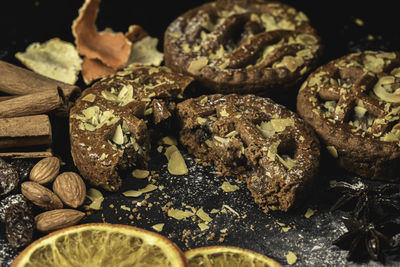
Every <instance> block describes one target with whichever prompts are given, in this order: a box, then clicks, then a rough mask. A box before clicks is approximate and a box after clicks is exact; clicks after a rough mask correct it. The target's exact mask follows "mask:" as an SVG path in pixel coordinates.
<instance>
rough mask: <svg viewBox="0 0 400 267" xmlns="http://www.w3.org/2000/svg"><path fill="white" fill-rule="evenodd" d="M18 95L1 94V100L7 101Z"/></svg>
mask: <svg viewBox="0 0 400 267" xmlns="http://www.w3.org/2000/svg"><path fill="white" fill-rule="evenodd" d="M15 97H16V96H13V95H7V96H0V102H1V101H5V100H9V99H12V98H15Z"/></svg>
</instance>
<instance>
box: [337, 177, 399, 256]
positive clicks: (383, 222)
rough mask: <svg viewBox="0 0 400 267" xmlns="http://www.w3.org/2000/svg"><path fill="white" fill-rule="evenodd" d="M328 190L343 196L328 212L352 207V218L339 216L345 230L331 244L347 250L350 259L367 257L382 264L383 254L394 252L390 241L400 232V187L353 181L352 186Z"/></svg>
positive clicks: (349, 184)
mask: <svg viewBox="0 0 400 267" xmlns="http://www.w3.org/2000/svg"><path fill="white" fill-rule="evenodd" d="M331 188H334V189H339V190H340V191H341V193H342V196H341V197H340V198H339V199H338V200H337V201H336V202H335V204H334V205H333V206H332V208H331V211H334V210H336V209H339V208H342V207H344V206H350V207H351V209H350V214H351V215H350V216H343V217H342V221H343V223H344V225H345V226H346V228H347V230H348V231H347V232H346V233H344V234H343V235H341V236H340V237H339V238H338V239H336V240H335V241H334V242H333V244H334V245H337V246H339V247H340V248H342V249H346V250H349V253H348V259H349V260H353V261H358V260H361V259H365V256H367V257H369V258H370V259H373V260H381V261H384V260H385V257H384V255H385V254H386V252H390V251H396V250H397V246H396V245H393V244H395V243H396V242H394V241H393V240H397V239H395V237H396V236H397V235H398V234H399V233H400V186H398V185H394V184H387V183H386V184H372V183H366V182H363V181H361V180H360V179H358V178H356V179H355V180H354V181H353V183H348V182H344V181H341V182H336V183H334V184H333V185H331Z"/></svg>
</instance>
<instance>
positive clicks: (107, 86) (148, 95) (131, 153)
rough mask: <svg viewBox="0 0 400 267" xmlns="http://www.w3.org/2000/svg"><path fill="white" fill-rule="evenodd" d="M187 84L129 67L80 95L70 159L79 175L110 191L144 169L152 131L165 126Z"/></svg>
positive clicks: (160, 70)
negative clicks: (133, 171) (128, 174)
mask: <svg viewBox="0 0 400 267" xmlns="http://www.w3.org/2000/svg"><path fill="white" fill-rule="evenodd" d="M192 81H193V79H192V78H191V77H188V76H184V75H181V74H176V73H173V72H171V70H170V69H169V68H167V67H151V66H130V67H128V68H126V69H124V70H123V71H120V72H118V73H117V74H115V75H113V76H110V77H107V78H104V79H102V80H101V81H98V82H96V83H95V84H93V86H91V87H90V88H87V89H86V90H84V91H83V93H82V95H81V96H80V97H79V99H77V101H76V103H75V105H74V107H72V109H71V111H70V141H71V154H72V158H73V160H74V163H75V165H76V167H77V168H78V170H79V171H80V173H81V175H82V176H83V177H84V178H85V179H87V180H88V181H89V182H90V183H91V184H93V185H95V186H101V187H103V188H104V189H106V190H109V191H115V190H117V189H119V187H120V186H121V177H120V175H119V172H120V171H124V170H127V169H128V168H146V167H147V162H148V160H149V151H150V135H151V133H150V132H151V129H152V128H154V127H157V125H163V126H164V124H163V123H166V122H167V121H169V120H170V118H171V117H172V116H173V113H174V110H175V108H176V104H175V100H177V99H178V98H182V95H183V93H184V90H185V89H186V88H187V87H188V86H189V85H190V84H191V82H192Z"/></svg>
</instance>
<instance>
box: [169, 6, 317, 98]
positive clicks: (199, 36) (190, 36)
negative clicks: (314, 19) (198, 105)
mask: <svg viewBox="0 0 400 267" xmlns="http://www.w3.org/2000/svg"><path fill="white" fill-rule="evenodd" d="M164 52H165V63H166V65H167V66H169V67H171V68H172V69H174V70H176V71H179V72H183V73H186V74H190V75H192V76H194V77H195V78H196V79H198V80H200V81H201V82H203V85H205V86H206V87H208V88H210V89H211V90H212V91H214V92H221V93H227V92H236V93H257V92H260V93H263V94H266V95H270V94H273V93H277V92H278V91H281V90H282V88H283V87H287V86H290V85H293V84H294V83H295V82H297V81H298V80H299V79H300V78H301V77H302V76H304V75H305V74H306V73H307V72H308V71H309V70H310V69H311V68H313V66H314V65H315V64H316V62H317V60H318V58H319V55H320V52H321V45H320V40H319V37H318V36H317V35H316V32H315V30H314V29H313V28H312V27H311V26H310V22H309V20H308V18H307V16H306V15H305V14H304V13H302V12H299V11H296V10H295V9H294V8H293V7H290V6H288V5H285V4H282V3H278V2H272V1H254V0H219V1H216V2H210V3H206V4H204V5H202V6H199V7H197V8H195V9H192V10H189V11H187V12H186V13H184V14H183V15H181V16H179V17H178V18H177V19H175V20H174V21H173V22H172V23H171V24H170V25H169V27H168V28H167V30H166V32H165V37H164ZM274 90H275V91H276V92H274Z"/></svg>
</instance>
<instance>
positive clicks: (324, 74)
mask: <svg viewBox="0 0 400 267" xmlns="http://www.w3.org/2000/svg"><path fill="white" fill-rule="evenodd" d="M297 109H298V111H299V113H300V114H301V115H302V117H304V118H305V119H306V120H307V121H308V122H309V123H310V124H312V125H313V126H314V128H315V129H316V130H317V131H318V132H319V133H320V134H321V135H322V136H323V137H324V138H325V139H326V141H327V142H328V143H330V144H336V143H337V144H338V145H339V144H340V143H341V142H342V141H344V143H342V144H350V145H353V146H359V148H357V149H358V150H361V151H364V152H365V153H366V154H365V155H378V154H382V155H384V154H389V155H390V154H391V153H392V152H396V153H398V152H399V151H400V120H399V116H400V53H397V52H393V53H388V52H377V51H364V52H361V53H353V54H350V55H346V56H344V57H342V58H339V59H337V60H334V61H331V62H330V63H328V64H326V65H324V66H321V67H319V68H318V69H317V70H316V71H315V72H313V73H312V74H311V75H310V76H309V77H308V78H307V80H306V81H305V82H304V84H303V85H302V87H301V89H300V91H299V95H298V99H297ZM328 128H329V129H331V130H328ZM324 129H326V130H324ZM333 129H334V130H333ZM339 135H343V136H345V137H342V138H341V137H339ZM343 138H345V139H346V140H342V139H343ZM329 149H330V150H331V152H332V153H333V154H334V155H335V154H336V156H337V151H336V148H335V147H334V146H331V147H330V148H329ZM391 156H393V157H396V156H395V155H391ZM397 156H399V155H397Z"/></svg>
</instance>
